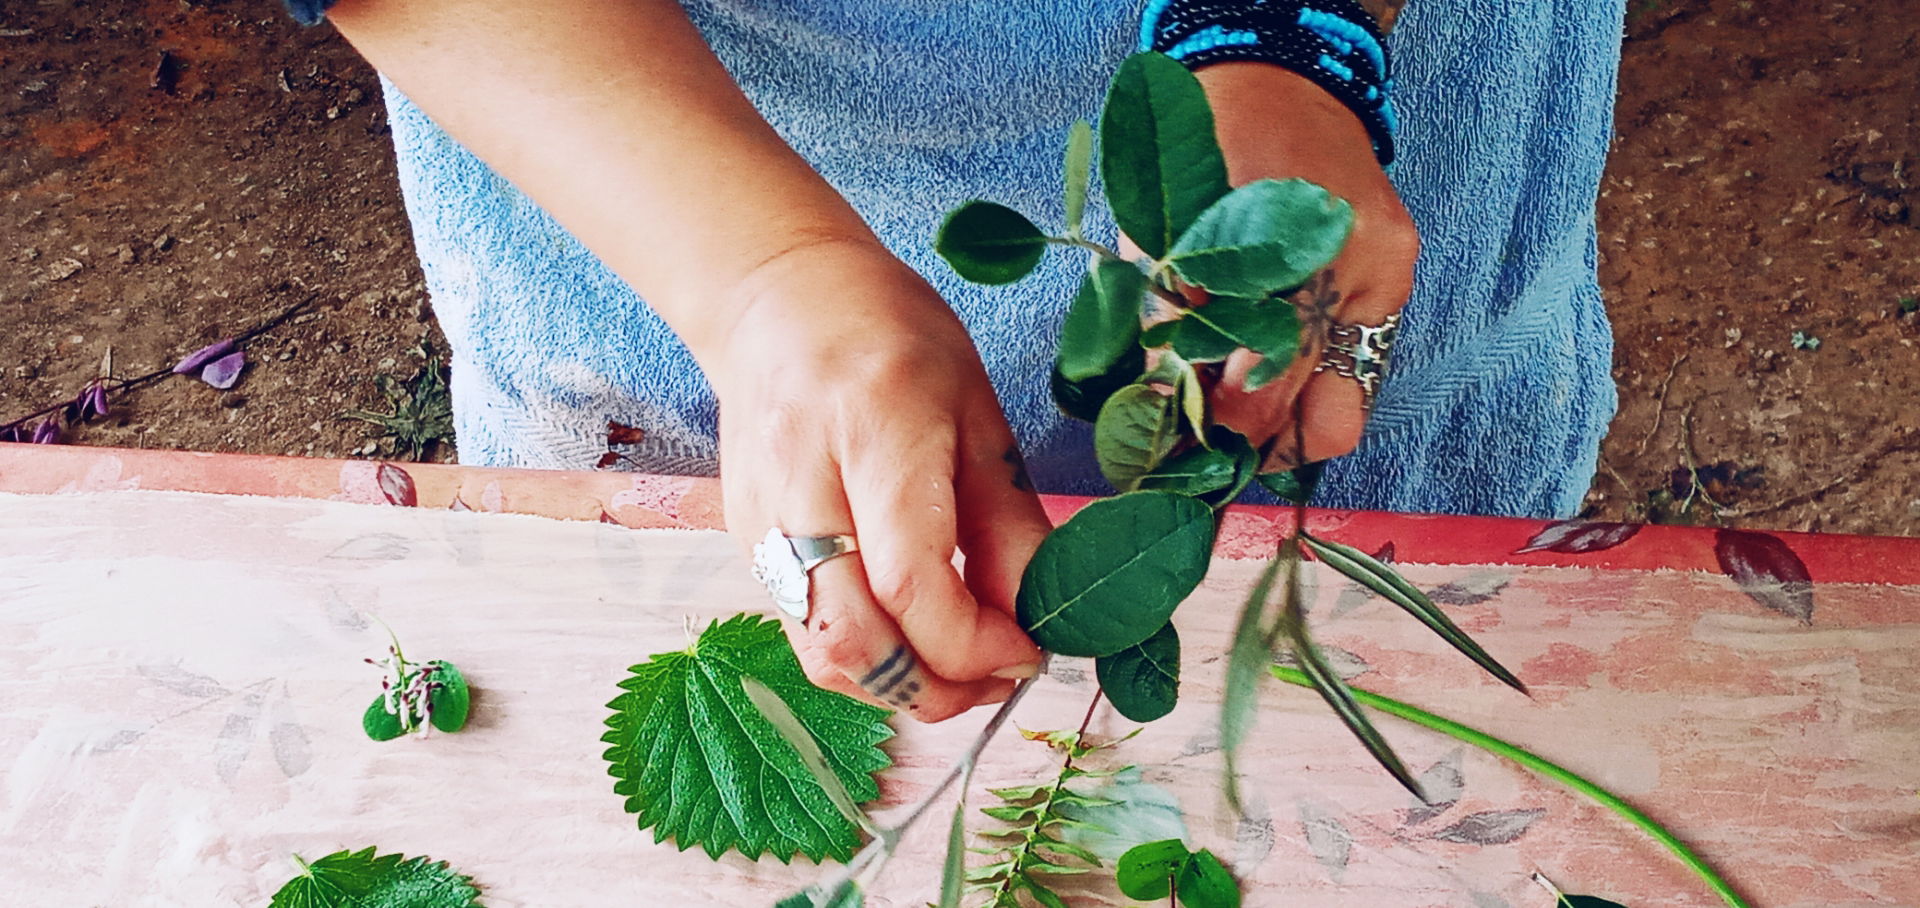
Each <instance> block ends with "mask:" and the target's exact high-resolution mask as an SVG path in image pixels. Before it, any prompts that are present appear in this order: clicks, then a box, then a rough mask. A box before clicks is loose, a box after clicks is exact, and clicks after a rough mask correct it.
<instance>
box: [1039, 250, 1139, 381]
mask: <svg viewBox="0 0 1920 908" xmlns="http://www.w3.org/2000/svg"><path fill="white" fill-rule="evenodd" d="M1146 286H1147V276H1146V275H1144V274H1141V273H1140V269H1139V268H1138V267H1136V266H1135V265H1134V264H1133V263H1132V262H1124V261H1120V260H1118V259H1110V258H1105V257H1099V258H1097V259H1096V260H1095V261H1094V262H1092V263H1091V265H1090V267H1089V268H1088V269H1087V274H1086V276H1085V277H1084V278H1082V279H1081V281H1080V292H1079V293H1077V294H1075V295H1074V297H1073V304H1072V305H1071V306H1070V307H1068V309H1067V317H1066V320H1065V321H1064V322H1063V323H1062V324H1061V327H1060V348H1059V351H1058V353H1057V354H1056V355H1055V358H1054V368H1055V370H1056V371H1057V372H1058V373H1059V374H1060V376H1061V377H1063V378H1065V379H1066V380H1067V381H1070V382H1084V381H1088V380H1091V379H1095V378H1098V377H1100V376H1102V375H1104V374H1106V373H1107V372H1108V371H1109V370H1111V369H1112V368H1113V367H1114V366H1115V365H1117V364H1119V363H1120V362H1122V360H1123V359H1125V358H1126V356H1127V353H1128V351H1130V350H1132V349H1133V348H1134V347H1135V346H1136V342H1137V341H1138V340H1139V338H1140V300H1141V295H1142V294H1144V293H1146ZM1136 374H1137V373H1136Z"/></svg>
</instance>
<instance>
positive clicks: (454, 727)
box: [360, 630, 473, 741]
mask: <svg viewBox="0 0 1920 908" xmlns="http://www.w3.org/2000/svg"><path fill="white" fill-rule="evenodd" d="M387 638H388V640H389V641H391V642H390V643H389V644H388V646H387V656H386V658H384V659H368V660H366V662H367V664H368V665H373V666H377V667H379V668H381V669H384V670H385V675H384V676H383V677H382V678H381V679H380V696H378V697H375V698H374V700H373V702H372V703H369V704H367V709H366V712H364V713H362V714H361V716H360V727H361V729H362V730H363V731H365V732H366V733H367V737H369V738H372V739H373V740H375V741H390V740H392V739H394V738H398V737H400V736H401V735H404V734H423V735H424V734H426V733H427V730H428V729H429V728H436V729H439V730H440V731H444V732H456V731H459V730H461V729H462V728H465V727H467V712H468V710H469V709H470V708H471V705H472V702H473V692H472V690H471V689H469V688H468V687H467V679H466V676H465V675H462V674H461V673H460V669H458V668H456V667H455V666H454V664H453V663H451V662H448V661H445V660H443V659H435V660H434V661H432V662H427V663H424V664H417V663H412V662H408V661H407V657H406V654H405V653H403V652H401V650H400V641H399V639H397V638H395V637H394V636H393V632H392V630H388V632H387Z"/></svg>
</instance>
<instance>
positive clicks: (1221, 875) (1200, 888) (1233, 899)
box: [1178, 848, 1240, 908]
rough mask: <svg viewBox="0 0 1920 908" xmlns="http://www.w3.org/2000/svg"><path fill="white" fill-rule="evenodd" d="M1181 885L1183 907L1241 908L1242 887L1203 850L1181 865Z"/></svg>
mask: <svg viewBox="0 0 1920 908" xmlns="http://www.w3.org/2000/svg"><path fill="white" fill-rule="evenodd" d="M1178 886H1179V898H1180V904H1181V905H1182V906H1183V908H1240V884H1239V883H1237V882H1235V881H1234V879H1233V874H1231V873H1228V872H1227V868H1226V865H1224V864H1222V863H1220V859H1219V858H1217V857H1215V856H1214V854H1213V852H1211V851H1208V850H1206V849H1204V848H1203V849H1201V850H1199V851H1196V852H1194V853H1193V857H1192V858H1190V859H1188V860H1187V862H1186V864H1184V865H1183V866H1181V868H1180V876H1179V882H1178Z"/></svg>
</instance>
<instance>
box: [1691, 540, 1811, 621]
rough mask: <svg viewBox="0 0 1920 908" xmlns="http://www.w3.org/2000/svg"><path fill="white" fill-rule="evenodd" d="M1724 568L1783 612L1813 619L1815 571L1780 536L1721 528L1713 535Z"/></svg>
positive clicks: (1756, 598)
mask: <svg viewBox="0 0 1920 908" xmlns="http://www.w3.org/2000/svg"><path fill="white" fill-rule="evenodd" d="M1713 554H1714V557H1715V558H1718V559H1719V560H1720V570H1722V571H1725V572H1726V574H1727V576H1729V577H1732V578H1733V582H1735V583H1737V584H1739V585H1740V591H1741V592H1743V593H1746V594H1747V595H1748V596H1751V597H1753V601H1755V602H1758V603H1760V604H1761V605H1764V606H1766V607H1767V608H1770V609H1772V610H1774V611H1776V612H1779V613H1780V614H1782V615H1790V616H1792V617H1794V618H1798V619H1800V623H1802V624H1812V623H1813V575H1812V574H1809V573H1808V572H1807V564H1806V562H1804V561H1801V560H1800V556H1799V555H1796V554H1794V553H1793V549H1791V548H1789V547H1788V546H1787V543H1786V542H1785V541H1784V540H1782V539H1781V538H1780V537H1778V536H1775V535H1773V534H1772V533H1756V532H1754V531H1752V530H1720V531H1718V532H1716V533H1715V534H1714V537H1713Z"/></svg>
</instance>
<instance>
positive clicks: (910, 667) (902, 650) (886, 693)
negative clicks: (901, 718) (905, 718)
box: [859, 644, 926, 709]
mask: <svg viewBox="0 0 1920 908" xmlns="http://www.w3.org/2000/svg"><path fill="white" fill-rule="evenodd" d="M925 681H926V675H925V673H924V672H923V671H922V670H921V668H920V657H919V656H916V655H914V652H913V650H911V649H908V648H907V647H906V646H905V645H904V644H902V645H900V646H896V647H894V648H893V652H891V653H889V654H887V658H885V659H882V660H880V664H879V665H876V666H874V667H873V670H872V671H869V672H867V673H866V674H864V675H862V676H860V680H859V684H860V687H861V689H862V690H865V691H866V692H867V693H870V694H872V695H874V697H876V698H878V699H880V700H883V701H886V702H888V703H891V704H893V705H895V706H904V707H906V708H908V709H919V708H920V707H919V706H918V705H916V704H914V702H913V700H914V698H915V697H916V696H918V695H919V693H920V690H921V688H923V687H925V686H926V685H925V683H924V682H925Z"/></svg>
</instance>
